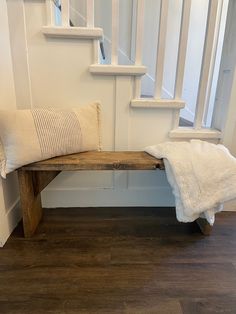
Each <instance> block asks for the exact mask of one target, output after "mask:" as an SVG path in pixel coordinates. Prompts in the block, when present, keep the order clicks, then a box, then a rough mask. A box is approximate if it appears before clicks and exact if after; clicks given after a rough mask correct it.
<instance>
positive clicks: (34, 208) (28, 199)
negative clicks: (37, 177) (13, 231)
mask: <svg viewBox="0 0 236 314" xmlns="http://www.w3.org/2000/svg"><path fill="white" fill-rule="evenodd" d="M18 179H19V188H20V199H21V208H22V215H23V225H24V235H25V237H30V236H32V235H33V233H34V232H35V230H36V228H37V226H38V224H39V222H40V220H41V218H42V204H41V196H40V193H36V191H35V182H34V178H33V172H32V171H24V170H18Z"/></svg>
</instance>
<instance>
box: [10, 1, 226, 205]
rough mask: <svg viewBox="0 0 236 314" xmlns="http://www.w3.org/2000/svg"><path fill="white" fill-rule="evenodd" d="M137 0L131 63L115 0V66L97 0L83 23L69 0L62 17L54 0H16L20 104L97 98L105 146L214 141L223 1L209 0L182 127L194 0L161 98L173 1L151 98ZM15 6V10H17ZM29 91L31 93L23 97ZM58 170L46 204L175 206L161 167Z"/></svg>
mask: <svg viewBox="0 0 236 314" xmlns="http://www.w3.org/2000/svg"><path fill="white" fill-rule="evenodd" d="M134 2H135V3H136V7H135V9H136V10H135V12H136V17H135V32H134V34H135V36H134V38H133V40H134V43H133V45H134V47H135V49H134V56H133V62H131V63H130V64H125V65H124V64H119V62H118V59H119V30H120V25H119V21H120V19H119V9H120V5H121V4H120V1H119V0H112V1H111V4H112V8H111V14H112V19H111V20H112V22H111V23H112V27H111V56H110V58H108V59H110V60H111V62H110V64H104V61H103V58H102V56H101V50H100V42H101V41H103V38H104V30H103V29H102V28H100V27H96V26H95V23H94V14H95V13H94V12H95V4H96V5H97V3H96V1H93V0H87V1H85V2H84V3H86V6H85V12H86V16H85V20H86V23H85V25H83V27H81V26H71V23H70V20H72V13H71V10H70V2H69V0H61V1H60V2H59V5H60V6H61V13H60V14H61V15H60V18H59V19H58V16H56V14H58V11H56V9H55V2H54V1H53V0H37V1H34V0H27V1H23V2H21V4H19V2H18V3H17V2H15V4H14V5H15V6H14V12H16V9H17V12H18V14H17V17H16V16H15V20H14V19H12V23H11V27H12V28H14V34H15V35H14V36H16V37H17V36H19V38H24V45H23V46H22V47H20V48H19V46H18V47H17V49H14V47H13V62H14V64H15V65H17V64H19V55H20V56H21V57H22V58H23V57H24V58H26V62H25V63H24V64H25V67H24V68H23V69H21V74H22V73H23V74H25V76H24V75H21V76H18V77H17V76H16V77H15V84H16V86H22V84H23V83H24V85H25V88H24V89H21V90H20V89H19V94H18V97H17V99H18V104H17V107H18V108H23V107H24V108H26V107H43V106H45V107H48V106H55V107H65V106H69V107H76V106H80V105H82V104H85V103H88V102H91V101H95V100H98V101H100V102H101V104H102V125H103V129H102V139H103V149H104V150H116V151H121V150H142V149H143V148H144V147H145V146H147V145H152V144H155V143H159V142H163V141H167V140H171V139H177V140H179V139H190V138H200V139H207V140H208V139H209V140H211V141H215V142H217V141H218V140H219V139H220V137H221V132H220V131H219V130H216V129H214V128H205V127H204V121H203V120H204V112H205V108H206V106H207V102H206V99H207V97H208V89H209V84H210V83H209V81H210V80H211V71H212V69H211V66H210V65H211V64H212V57H213V58H214V47H215V41H216V34H217V29H218V28H217V27H218V26H217V25H218V24H217V21H218V19H217V17H218V16H219V12H220V11H219V10H221V4H222V3H221V1H217V0H214V1H209V6H208V9H209V11H208V17H207V19H208V22H207V27H206V36H205V44H204V52H203V59H202V66H201V80H200V84H199V89H198V91H197V94H198V98H197V99H198V101H197V106H196V113H195V120H194V123H193V126H191V125H190V126H188V127H179V117H180V110H181V109H182V108H184V106H185V100H184V99H183V97H182V94H183V81H184V72H185V61H186V49H187V43H188V39H189V32H188V30H189V24H190V17H191V14H190V13H191V1H190V0H184V1H183V3H182V7H181V20H180V22H181V23H180V27H179V43H178V47H179V48H178V53H177V55H178V56H177V68H176V70H174V69H173V71H175V87H174V95H173V97H172V98H170V97H169V98H164V97H163V94H164V93H163V76H164V61H165V49H166V34H167V20H168V13H169V10H168V5H170V1H168V0H162V1H160V12H159V13H160V15H159V17H160V18H159V30H158V45H157V49H156V69H155V78H154V84H155V91H154V95H153V97H148V98H147V97H143V96H142V77H144V76H145V73H146V72H147V67H146V66H145V64H143V53H144V48H145V47H144V44H143V43H144V28H145V1H144V0H137V1H134ZM57 4H58V3H57ZM101 4H102V1H101ZM10 9H12V11H13V8H10ZM10 11H11V10H10ZM56 12H57V13H56ZM20 22H21V23H20ZM16 25H17V26H16ZM19 49H21V50H19ZM25 51H27V54H26V55H25ZM106 54H107V51H106ZM106 56H107V55H106ZM21 64H23V62H22V63H21ZM25 91H29V93H27V95H26V92H25ZM24 93H25V94H24ZM181 121H183V120H181ZM60 176H62V177H63V178H62V179H61V177H60ZM60 176H59V177H58V178H56V179H55V181H54V182H52V183H51V184H50V186H49V187H48V188H47V189H46V191H45V192H44V194H43V203H44V206H45V207H63V206H65V207H68V206H70V207H73V206H111V205H112V206H124V205H126V206H127V205H128V206H171V205H173V204H174V203H173V196H172V193H171V191H170V188H169V185H168V183H167V180H166V177H165V175H164V174H163V173H160V172H158V171H157V172H156V173H152V174H150V173H149V172H147V173H146V174H143V173H142V175H141V176H140V174H139V173H138V172H137V173H136V172H134V173H129V172H125V173H119V172H118V173H103V172H97V173H94V172H93V174H92V176H91V174H90V173H89V172H84V173H83V175H82V174H80V175H78V174H76V173H73V174H69V173H66V172H63V173H62V174H61V175H60Z"/></svg>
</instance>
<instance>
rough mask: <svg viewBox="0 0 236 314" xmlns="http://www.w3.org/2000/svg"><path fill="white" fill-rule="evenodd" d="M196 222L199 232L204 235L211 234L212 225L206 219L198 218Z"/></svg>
mask: <svg viewBox="0 0 236 314" xmlns="http://www.w3.org/2000/svg"><path fill="white" fill-rule="evenodd" d="M196 223H197V224H198V226H199V228H200V230H201V232H202V233H203V234H204V235H206V236H209V235H210V234H211V232H212V229H213V227H212V226H211V225H210V224H209V223H208V221H207V220H206V219H203V218H198V219H197V220H196Z"/></svg>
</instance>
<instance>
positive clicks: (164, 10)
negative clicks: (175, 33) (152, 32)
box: [154, 0, 169, 99]
mask: <svg viewBox="0 0 236 314" xmlns="http://www.w3.org/2000/svg"><path fill="white" fill-rule="evenodd" d="M168 5H169V0H161V6H160V18H159V19H160V23H159V34H158V45H157V58H156V80H155V82H156V84H155V92H154V97H155V98H157V99H159V98H161V92H162V83H163V73H164V63H165V47H166V31H167V20H168Z"/></svg>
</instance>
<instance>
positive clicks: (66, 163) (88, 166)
mask: <svg viewBox="0 0 236 314" xmlns="http://www.w3.org/2000/svg"><path fill="white" fill-rule="evenodd" d="M157 168H159V169H164V164H163V161H162V160H159V159H156V158H154V157H152V156H150V155H149V154H147V153H145V152H131V151H129V152H97V151H96V152H84V153H78V154H72V155H66V156H60V157H55V158H51V159H48V160H44V161H39V162H36V163H32V164H29V165H26V166H24V167H23V169H24V170H35V171H43V170H46V171H48V170H55V171H57V170H59V171H62V170H66V171H73V170H74V171H76V170H156V169H157Z"/></svg>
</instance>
